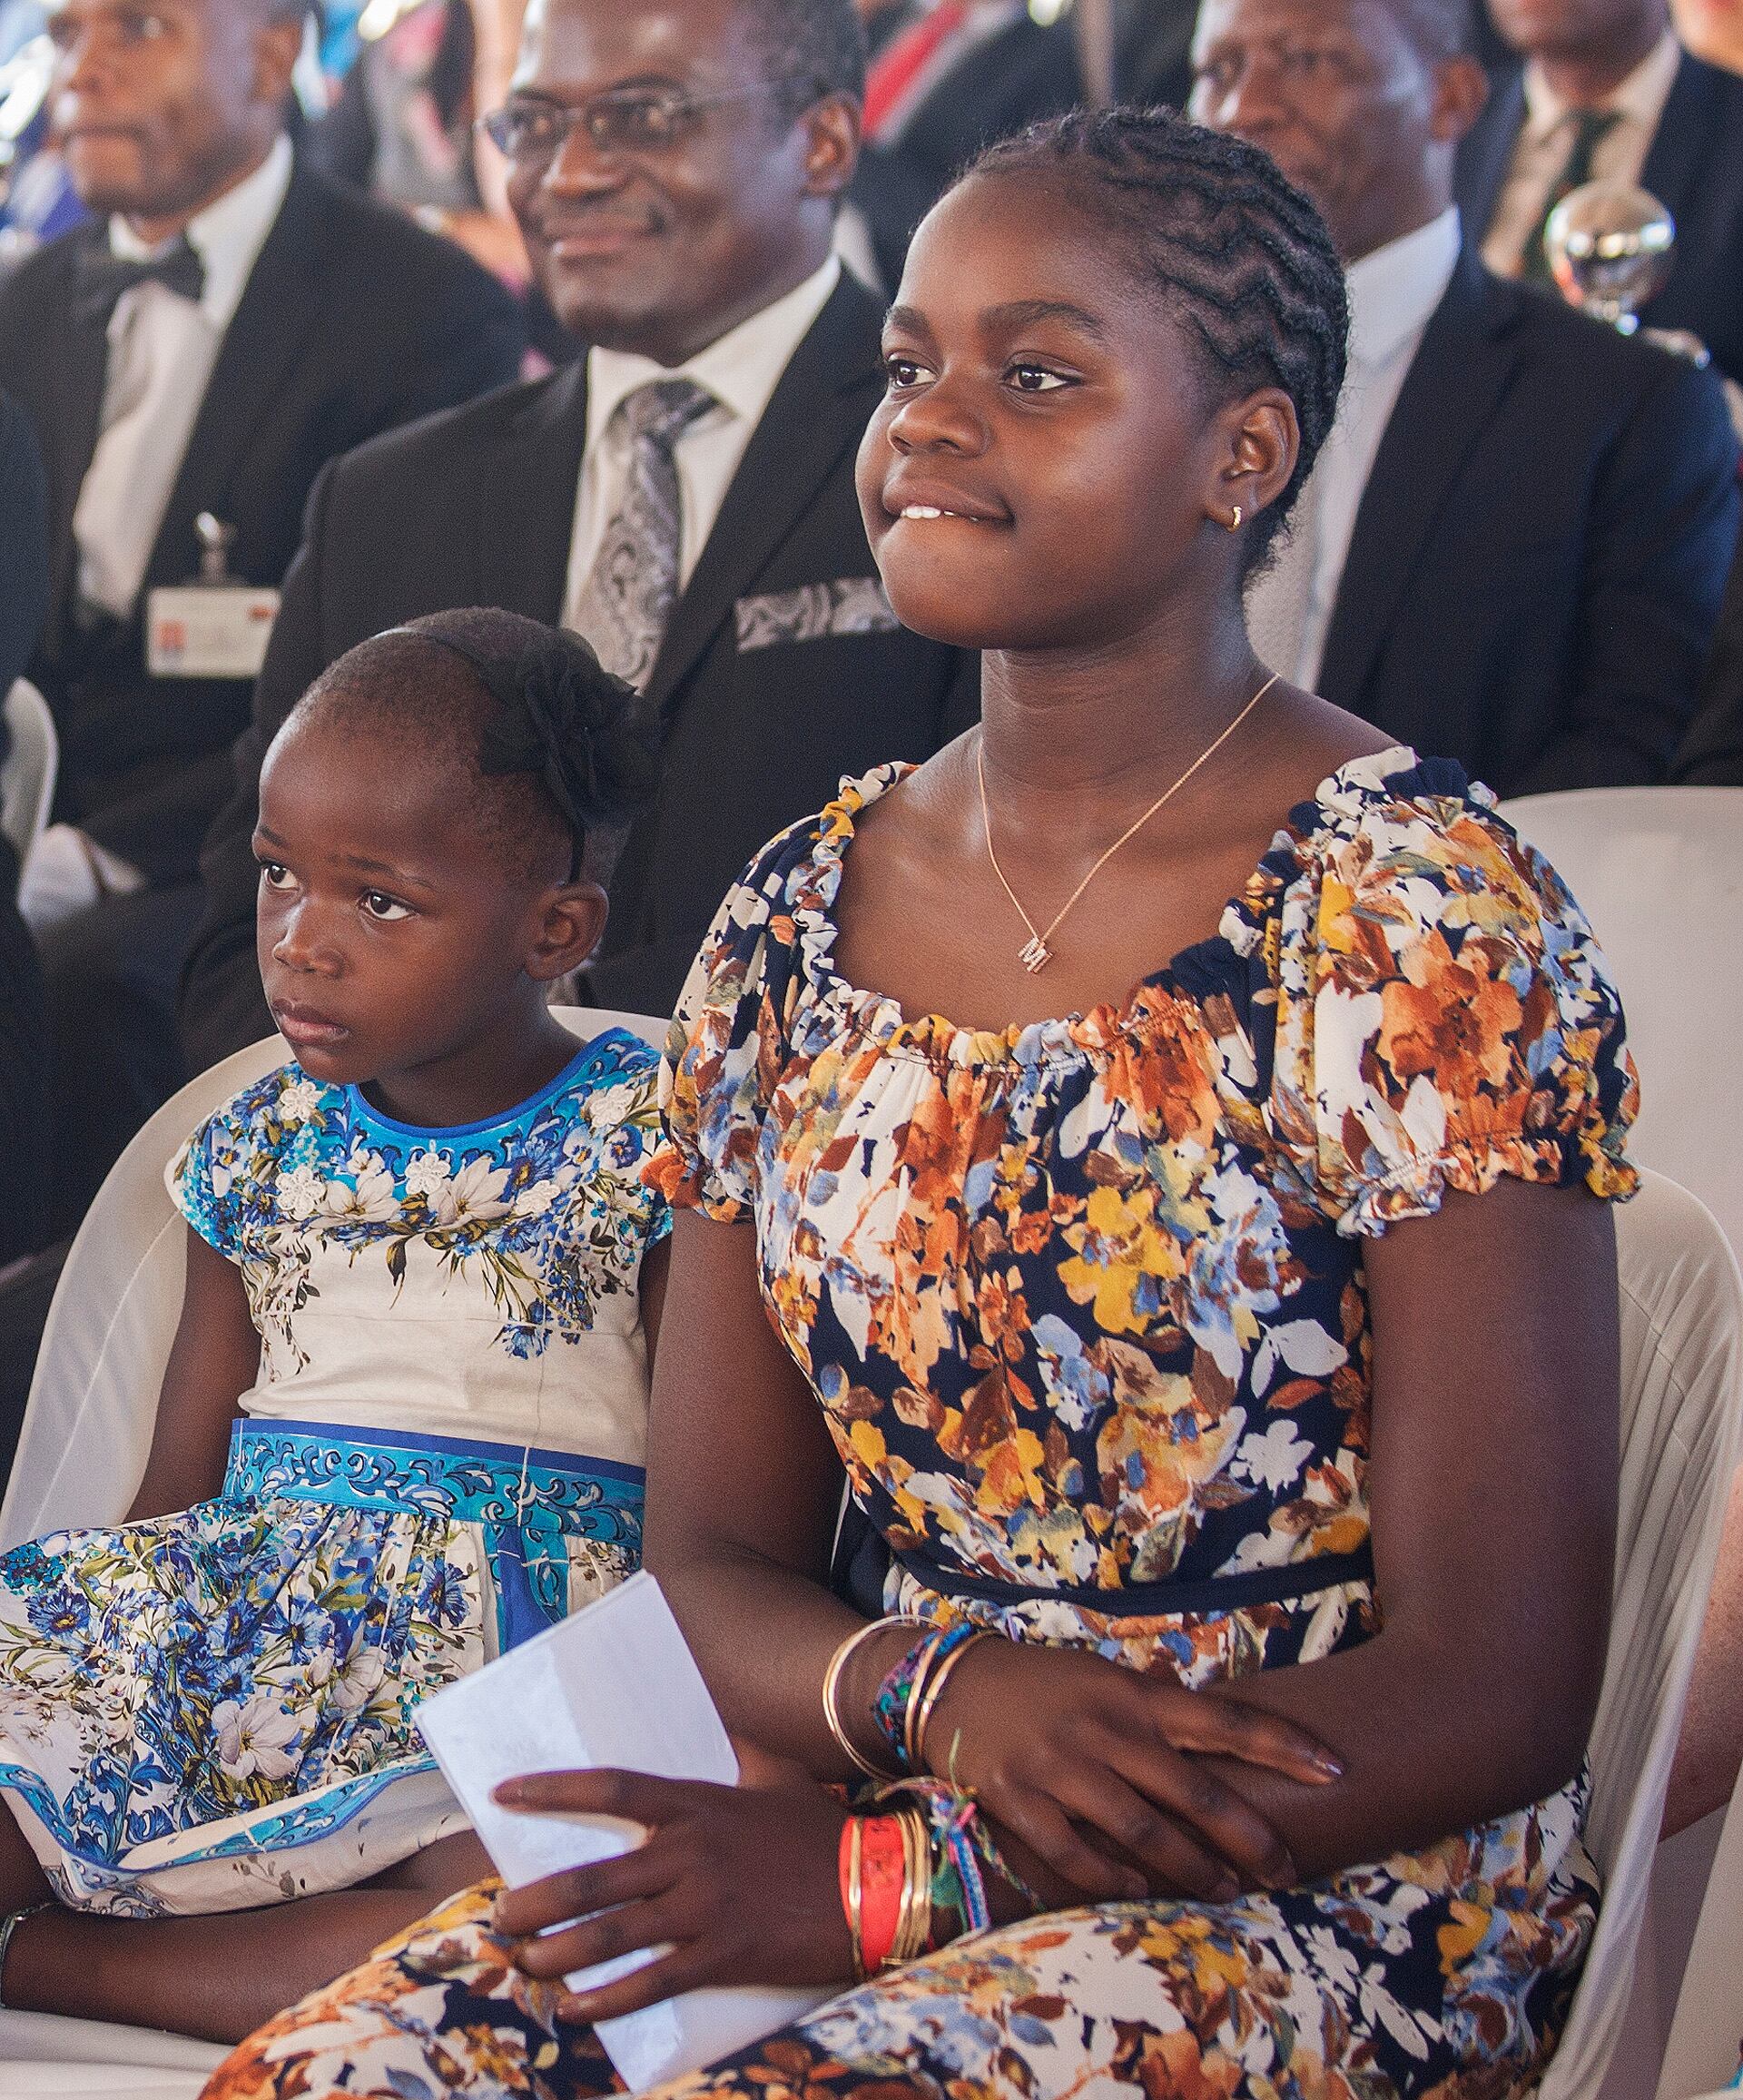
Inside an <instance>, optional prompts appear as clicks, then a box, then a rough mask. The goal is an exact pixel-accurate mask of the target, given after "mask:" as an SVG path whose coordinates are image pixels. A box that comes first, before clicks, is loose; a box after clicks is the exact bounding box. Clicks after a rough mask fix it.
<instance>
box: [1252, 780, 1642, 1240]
mask: <svg viewBox="0 0 1743 2100" xmlns="http://www.w3.org/2000/svg"><path fill="white" fill-rule="evenodd" d="M1451 770H1452V769H1449V771H1451ZM1434 786H1435V774H1434V771H1433V763H1431V764H1430V765H1429V766H1424V767H1422V768H1419V769H1417V771H1416V772H1415V774H1413V776H1409V777H1406V778H1403V779H1394V780H1393V781H1391V782H1388V783H1387V784H1386V787H1387V789H1388V790H1389V792H1388V793H1386V794H1381V795H1375V796H1372V797H1367V798H1364V799H1363V800H1362V801H1361V803H1360V805H1359V807H1352V808H1349V809H1346V810H1344V811H1343V812H1342V813H1341V819H1342V821H1339V822H1334V823H1332V824H1330V825H1329V826H1328V827H1327V828H1326V830H1325V832H1324V833H1323V834H1322V835H1321V836H1320V837H1319V838H1317V839H1316V840H1315V841H1314V842H1313V850H1312V851H1311V852H1310V853H1307V854H1306V855H1305V856H1304V861H1303V868H1302V879H1301V880H1300V881H1299V882H1295V883H1292V884H1290V885H1289V886H1288V888H1287V890H1286V891H1285V894H1284V896H1283V899H1282V905H1281V920H1280V923H1279V925H1278V928H1277V931H1276V950H1275V955H1276V971H1277V979H1276V981H1277V993H1276V996H1277V1015H1276V1038H1275V1041H1276V1052H1275V1070H1274V1076H1273V1083H1272V1088H1271V1094H1270V1100H1269V1104H1268V1115H1267V1120H1268V1121H1269V1122H1270V1124H1271V1127H1272V1130H1273V1133H1274V1135H1275V1139H1276V1141H1277V1145H1278V1148H1279V1153H1280V1171H1281V1177H1282V1178H1283V1180H1284V1181H1285V1183H1290V1184H1293V1185H1294V1187H1295V1192H1296V1193H1297V1194H1298V1195H1300V1196H1303V1197H1305V1198H1306V1199H1307V1200H1309V1201H1311V1202H1312V1203H1314V1204H1315V1206H1316V1207H1317V1208H1319V1209H1320V1210H1321V1211H1322V1212H1323V1213H1324V1215H1325V1216H1326V1217H1327V1218H1331V1219H1332V1220H1333V1221H1334V1223H1335V1224H1336V1226H1337V1228H1338V1230H1339V1231H1340V1232H1342V1233H1344V1234H1346V1235H1352V1236H1353V1235H1356V1234H1367V1235H1372V1234H1377V1233H1380V1232H1383V1231H1384V1229H1385V1228H1386V1227H1387V1226H1388V1225H1390V1224H1392V1223H1393V1222H1394V1221H1395V1220H1396V1219H1398V1218H1422V1217H1426V1216H1428V1215H1430V1214H1431V1213H1433V1211H1436V1210H1438V1209H1439V1208H1440V1206H1441V1203H1442V1200H1443V1196H1444V1193H1445V1191H1446V1190H1447V1189H1449V1188H1457V1189H1462V1190H1464V1191H1465V1192H1467V1193H1469V1194H1472V1195H1475V1194H1480V1193H1482V1191H1483V1190H1485V1189H1488V1188H1492V1187H1493V1186H1494V1185H1495V1183H1496V1182H1497V1181H1498V1180H1500V1178H1502V1176H1503V1175H1513V1176H1515V1177H1517V1178H1519V1179H1520V1180H1522V1181H1531V1182H1540V1183H1543V1184H1546V1185H1550V1186H1571V1185H1573V1184H1575V1183H1581V1182H1583V1183H1584V1184H1585V1186H1586V1187H1587V1188H1590V1190H1591V1191H1592V1193H1593V1194H1594V1195H1596V1196H1600V1197H1603V1198H1623V1197H1627V1196H1630V1195H1632V1194H1633V1192H1634V1189H1635V1187H1636V1185H1637V1182H1638V1176H1637V1174H1636V1172H1635V1170H1634V1168H1632V1167H1631V1166H1630V1165H1629V1164H1628V1162H1627V1160H1626V1159H1625V1158H1624V1157H1623V1152H1624V1146H1625V1142H1626V1139H1627V1135H1628V1130H1629V1126H1630V1124H1631V1123H1632V1121H1633V1119H1634V1116H1635V1113H1636V1111H1637V1109H1638V1106H1639V1088H1638V1084H1637V1081H1636V1079H1635V1074H1634V1068H1633V1063H1632V1060H1630V1057H1629V1055H1628V1050H1627V1047H1626V1044H1625V1041H1624V1036H1623V1024H1622V1010H1621V1002H1620V999H1619V998H1618V996H1617V992H1616V988H1615V986H1614V984H1613V983H1612V982H1611V981H1610V973H1609V971H1608V969H1607V967H1606V965H1605V962H1604V959H1603V956H1602V955H1601V953H1600V951H1599V949H1598V945H1597V942H1595V940H1594V939H1593V937H1592V933H1591V929H1590V927H1589V926H1588V925H1587V924H1586V922H1585V920H1584V919H1583V917H1582V916H1581V912H1580V909H1579V906H1578V905H1577V904H1576V903H1575V902H1574V901H1573V899H1572V898H1571V896H1570V894H1569V893H1568V891H1567V889H1566V888H1565V887H1564V885H1563V884H1562V882H1561V880H1560V878H1559V877H1558V876H1557V874H1556V873H1555V871H1554V870H1553V869H1552V868H1551V866H1550V865H1549V863H1548V862H1546V861H1545V860H1544V859H1543V858H1542V857H1541V854H1539V853H1536V852H1535V851H1533V849H1532V848H1531V847H1530V846H1528V845H1526V844H1525V843H1523V842H1522V841H1521V839H1520V838H1519V837H1518V835H1517V834H1516V833H1514V832H1513V831H1512V827H1511V826H1510V825H1508V824H1507V823H1504V822H1503V821H1502V819H1500V818H1499V817H1497V816H1496V815H1495V814H1494V813H1493V811H1492V806H1490V803H1489V798H1488V795H1487V791H1486V790H1483V789H1466V788H1463V787H1462V779H1461V781H1460V789H1461V792H1457V793H1452V792H1440V793H1436V792H1433V790H1434ZM1443 786H1444V784H1443Z"/></svg>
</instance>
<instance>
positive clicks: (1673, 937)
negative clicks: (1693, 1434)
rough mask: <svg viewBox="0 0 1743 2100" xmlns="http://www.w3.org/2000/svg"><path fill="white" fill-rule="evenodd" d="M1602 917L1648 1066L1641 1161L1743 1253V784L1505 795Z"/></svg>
mask: <svg viewBox="0 0 1743 2100" xmlns="http://www.w3.org/2000/svg"><path fill="white" fill-rule="evenodd" d="M1502 815H1503V816H1504V817H1506V818H1507V819H1508V821H1509V822H1510V823H1513V824H1515V825H1516V826H1517V827H1518V829H1519V830H1520V832H1521V833H1523V835H1524V836H1525V837H1526V838H1528V839H1529V840H1530V841H1531V843H1532V844H1533V845H1534V846H1535V847H1537V849H1538V851H1539V852H1540V853H1543V854H1544V855H1545V856H1546V857H1547V858H1548V859H1549V860H1550V861H1551V863H1553V865H1554V867H1555V868H1556V870H1557V872H1558V873H1560V874H1561V878H1562V880H1563V881H1564V882H1566V883H1567V885H1568V887H1569V888H1570V889H1571V891H1572V892H1573V893H1574V895H1575V896H1576V897H1577V898H1578V899H1579V901H1580V904H1581V909H1582V910H1583V911H1584V912H1585V914H1586V916H1587V918H1588V919H1590V922H1591V923H1592V926H1593V928H1594V930H1595V931H1596V932H1597V935H1598V939H1599V941H1600V943H1601V944H1602V947H1603V950H1604V952H1605V954H1606V955H1607V956H1608V957H1609V958H1610V966H1611V968H1612V969H1613V970H1614V971H1615V972H1616V981H1617V983H1618V984H1619V985H1620V988H1621V993H1622V1002H1623V1004H1624V1006H1625V1007H1626V1009H1627V1013H1628V1036H1629V1042H1630V1047H1631V1048H1632V1050H1633V1052H1634V1060H1635V1062H1636V1064H1637V1065H1638V1066H1639V1067H1640V1122H1639V1124H1638V1125H1637V1127H1636V1129H1635V1132H1634V1137H1633V1140H1632V1144H1631V1150H1632V1153H1633V1157H1634V1158H1636V1159H1639V1160H1641V1161H1643V1162H1644V1163H1645V1164H1646V1165H1647V1166H1649V1167H1653V1168H1657V1169H1658V1171H1659V1173H1660V1174H1668V1175H1669V1177H1670V1178H1671V1179H1672V1180H1673V1181H1679V1182H1680V1183H1681V1184H1682V1186H1683V1187H1684V1188H1687V1189H1689V1190H1690V1191H1692V1193H1693V1194H1695V1195H1696V1196H1699V1198H1700V1199H1701V1201H1702V1202H1703V1203H1704V1204H1706V1206H1707V1208H1709V1210H1710V1211H1711V1212H1712V1213H1713V1216H1714V1217H1715V1218H1718V1222H1719V1223H1720V1225H1722V1226H1723V1227H1724V1228H1725V1231H1726V1234H1727V1236H1728V1237H1729V1239H1730V1243H1731V1247H1732V1249H1733V1251H1734V1252H1735V1253H1736V1254H1737V1256H1738V1259H1739V1260H1743V1065H1739V1063H1738V1056H1737V1048H1736V1046H1737V1044H1738V1041H1739V1040H1743V787H1588V788H1577V789H1573V790H1571V791H1570V792H1569V793H1567V794H1534V795H1527V796H1525V797H1523V798H1522V799H1521V800H1520V801H1518V802H1509V803H1503V804H1502Z"/></svg>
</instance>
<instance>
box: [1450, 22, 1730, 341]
mask: <svg viewBox="0 0 1743 2100" xmlns="http://www.w3.org/2000/svg"><path fill="white" fill-rule="evenodd" d="M1489 11H1490V14H1491V15H1492V18H1493V20H1494V24H1495V26H1496V28H1497V29H1499V31H1500V32H1501V34H1502V37H1503V38H1504V39H1505V41H1506V43H1507V44H1509V45H1510V46H1511V47H1512V50H1513V51H1515V52H1516V53H1518V54H1520V57H1521V59H1522V61H1523V64H1514V65H1513V66H1512V67H1511V68H1510V69H1508V70H1507V71H1506V72H1504V73H1502V74H1501V75H1500V76H1499V78H1498V79H1497V81H1496V83H1495V87H1494V92H1493V93H1492V95H1491V96H1490V98H1489V104H1488V106H1487V107H1486V108H1485V109H1484V111H1483V113H1482V116H1481V117H1480V118H1479V119H1478V121H1477V123H1475V124H1474V125H1473V126H1472V129H1471V132H1470V133H1469V134H1468V135H1467V137H1466V138H1465V140H1464V142H1463V144H1462V148H1461V150H1460V154H1459V168H1458V177H1457V195H1458V200H1459V205H1460V209H1461V210H1462V212H1463V213H1464V221H1465V226H1466V229H1467V231H1468V232H1469V234H1470V236H1471V238H1472V241H1473V242H1475V243H1476V244H1477V245H1478V246H1479V247H1480V248H1481V250H1482V256H1483V260H1484V261H1486V262H1487V263H1488V264H1489V266H1490V268H1491V269H1492V270H1495V271H1500V272H1501V273H1502V275H1503V276H1508V277H1513V276H1523V277H1525V278H1527V279H1541V278H1542V277H1543V276H1544V274H1545V271H1544V262H1543V256H1542V229H1543V225H1544V222H1545V220H1546V219H1547V217H1548V214H1549V212H1550V209H1551V206H1552V205H1554V204H1555V203H1556V202H1559V201H1560V199H1561V196H1562V195H1563V194H1564V193H1565V192H1566V191H1567V190H1569V189H1571V188H1575V187H1577V186H1578V184H1579V183H1580V182H1583V181H1587V180H1598V179H1600V178H1601V179H1605V180H1615V181H1619V182H1637V183H1639V184H1640V186H1641V187H1642V188H1644V189H1647V190H1649V191H1650V192H1652V194H1653V195H1654V196H1655V197H1657V198H1658V200H1659V202H1660V203H1662V204H1664V205H1666V206H1668V207H1669V212H1670V214H1671V216H1672V217H1673V218H1674V219H1675V221H1676V222H1677V246H1676V255H1675V260H1674V263H1673V267H1672V269H1671V273H1670V279H1669V282H1668V283H1667V284H1666V286H1665V288H1664V290H1663V291H1661V292H1659V295H1658V297H1657V298H1656V299H1654V300H1651V301H1649V303H1648V304H1647V305H1646V306H1644V307H1642V308H1641V310H1640V320H1642V321H1643V322H1644V323H1645V324H1646V325H1647V326H1648V327H1649V328H1665V329H1686V330H1689V332H1690V333H1691V334H1693V335H1696V336H1698V337H1699V339H1700V340H1701V341H1702V342H1704V343H1705V344H1706V346H1707V348H1708V349H1709V350H1710V351H1711V352H1712V354H1713V360H1714V361H1715V363H1717V364H1718V367H1719V369H1720V370H1722V371H1724V372H1726V373H1728V375H1729V376H1730V377H1731V378H1732V379H1733V380H1738V381H1739V382H1743V79H1739V78H1738V76H1737V75H1736V74H1731V73H1727V72H1724V71H1722V70H1721V69H1720V68H1719V67H1718V66H1713V65H1708V64H1704V63H1703V62H1702V61H1701V60H1700V59H1699V58H1696V57H1695V56H1694V55H1693V54H1691V53H1689V52H1687V51H1685V50H1683V49H1682V47H1681V46H1680V45H1679V44H1678V42H1677V40H1676V37H1675V35H1674V34H1673V32H1672V30H1671V26H1670V18H1669V8H1668V6H1667V4H1666V0H1490V7H1489Z"/></svg>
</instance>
